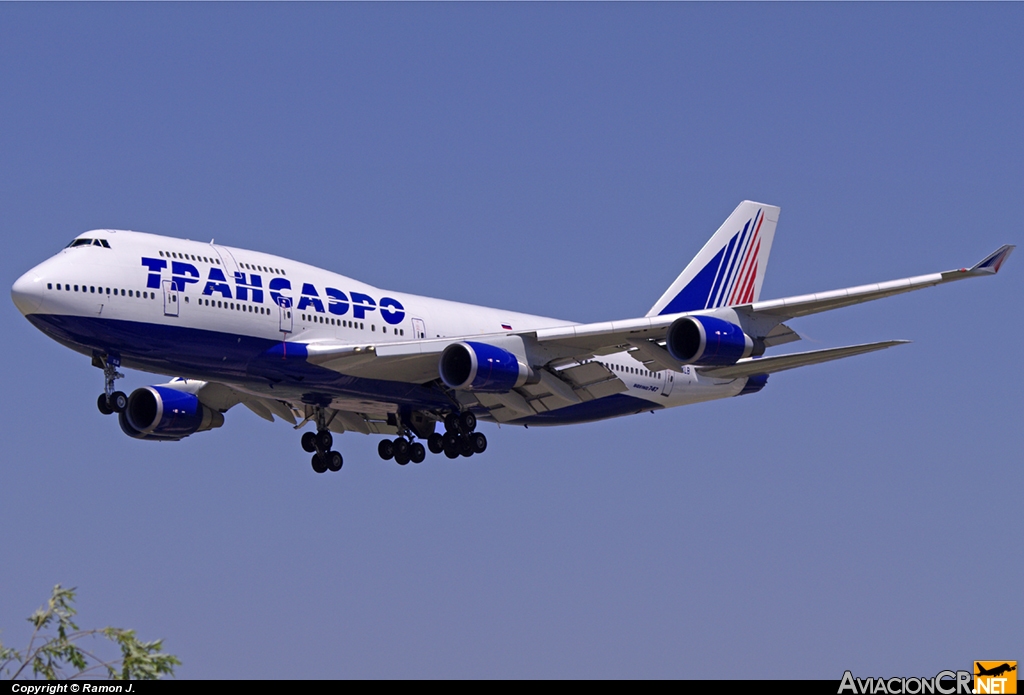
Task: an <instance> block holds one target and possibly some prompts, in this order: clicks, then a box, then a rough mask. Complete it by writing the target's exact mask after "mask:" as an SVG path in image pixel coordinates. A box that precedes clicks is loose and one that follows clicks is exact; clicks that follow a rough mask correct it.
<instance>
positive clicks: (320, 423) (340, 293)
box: [11, 201, 1014, 473]
mask: <svg viewBox="0 0 1024 695" xmlns="http://www.w3.org/2000/svg"><path fill="white" fill-rule="evenodd" d="M778 219H779V208H777V207H774V206H771V205H764V204H761V203H754V202H750V201H744V202H743V203H741V204H740V205H739V207H737V208H736V210H735V211H733V213H732V214H731V215H730V216H729V218H728V219H727V220H726V221H725V223H724V224H723V225H722V226H721V227H720V228H719V229H718V231H717V232H715V234H714V236H712V237H711V239H710V240H709V241H708V242H707V244H705V246H704V248H703V249H701V251H700V253H698V254H697V256H696V257H695V258H694V259H693V260H692V261H691V262H690V264H689V265H687V266H686V269H685V270H683V272H682V273H681V274H680V275H679V277H678V278H676V280H675V282H673V283H672V285H671V286H670V287H669V288H668V289H667V290H666V291H665V293H664V294H663V295H662V296H661V298H660V299H659V300H658V301H657V302H655V303H654V306H653V307H651V310H650V311H648V312H647V314H646V316H644V317H641V318H631V319H626V320H622V321H608V322H604V323H592V324H579V323H574V322H571V321H562V320H558V319H553V318H547V317H543V316H531V315H528V314H521V313H516V312H511V311H503V310H500V309H490V308H486V307H479V306H472V305H468V304H459V303H456V302H449V301H445V300H443V299H433V298H429V297H420V296H416V295H412V294H405V293H401V292H391V291H385V290H379V289H377V288H375V287H371V286H370V285H366V284H364V283H362V282H359V281H358V280H354V279H352V278H349V277H345V276H343V275H338V274H336V273H332V272H330V271H327V270H322V269H320V268H316V267H313V266H310V265H306V264H304V263H299V262H296V261H292V260H288V259H286V258H281V257H278V256H272V255H269V254H265V253H260V252H258V251H247V250H244V249H237V248H230V247H226V246H220V245H217V244H214V243H213V241H211V242H210V243H209V244H204V243H201V242H198V241H187V240H183V239H176V238H172V237H165V236H157V235H153V234H143V233H139V232H130V231H122V230H113V229H98V230H93V231H91V232H87V233H85V234H82V235H81V236H79V237H78V238H76V239H74V240H73V241H72V242H71V243H70V244H68V246H67V247H66V248H64V249H63V250H62V251H60V252H59V253H58V254H57V255H55V256H53V257H52V258H50V259H48V260H46V261H44V262H42V263H41V264H39V265H38V266H36V267H35V268H33V269H32V270H30V271H28V272H27V273H25V274H24V275H23V276H22V277H20V278H19V279H18V280H17V282H15V283H14V286H13V288H12V289H11V295H12V297H13V299H14V303H15V304H16V305H17V307H18V309H19V310H20V311H21V313H22V314H24V315H25V317H26V318H27V319H28V320H29V321H30V322H32V324H33V325H34V326H36V327H37V328H38V329H39V330H41V331H42V332H43V333H45V334H46V335H48V336H50V337H51V338H53V339H54V340H56V341H57V342H59V343H61V344H63V345H65V346H67V347H69V348H71V349H72V350H75V351H77V352H80V353H82V354H84V355H86V356H89V357H91V358H92V364H93V365H94V366H96V367H99V368H100V369H102V370H103V374H104V382H105V383H104V391H103V393H102V394H101V395H100V396H99V399H98V401H97V405H98V407H99V409H100V411H101V412H103V413H104V414H111V413H114V412H116V413H118V419H119V422H120V425H121V429H122V430H123V431H124V432H125V434H127V435H128V436H130V437H135V438H137V439H147V440H160V441H168V440H170V441H175V440H179V439H182V438H183V437H187V436H188V435H190V434H193V433H195V432H202V431H205V430H209V429H212V428H215V427H220V426H221V425H222V424H223V423H224V415H223V413H225V412H226V411H227V410H229V409H230V408H231V407H233V406H235V405H237V404H239V403H241V404H242V405H244V406H246V407H247V408H249V409H250V410H251V411H253V412H254V413H256V414H257V415H259V416H260V417H262V418H264V419H266V420H269V421H271V422H273V421H274V416H277V417H279V418H281V419H283V420H285V421H287V422H289V423H291V424H292V425H294V426H295V428H296V429H299V428H301V427H303V426H305V425H306V424H307V423H313V424H315V426H316V431H315V432H313V431H307V432H305V433H304V434H303V435H302V446H303V448H304V449H305V450H306V451H307V452H310V453H312V454H313V457H312V464H313V469H314V470H315V471H316V472H318V473H322V472H324V471H326V470H328V469H329V470H334V471H336V470H340V469H341V467H342V463H343V460H342V456H341V454H340V453H339V452H337V451H334V450H332V446H333V436H332V432H333V433H342V432H349V431H350V432H362V433H363V434H383V435H387V438H385V439H383V440H381V442H380V445H379V447H378V452H379V454H380V456H381V458H383V459H385V460H389V459H394V460H395V461H397V462H398V463H399V464H402V465H405V464H407V463H408V462H410V461H412V462H414V463H420V462H421V461H423V459H424V458H425V456H426V449H425V448H424V446H423V444H422V443H421V442H420V441H417V439H422V440H426V442H427V448H429V449H430V451H431V452H433V453H442V452H443V453H444V454H445V455H446V456H448V457H449V458H456V457H458V456H471V455H473V454H475V453H481V452H483V451H484V449H485V448H486V447H487V439H486V437H485V436H484V435H483V434H482V433H480V432H478V431H476V425H477V419H478V418H480V419H483V420H488V421H492V422H497V423H506V424H513V425H563V424H571V423H578V422H589V421H594V420H602V419H605V418H611V417H618V416H620V415H631V414H634V413H640V412H644V411H652V410H656V409H662V408H672V407H675V406H679V405H687V404H690V403H699V402H701V401H708V400H713V399H716V398H727V397H730V396H740V395H744V394H749V393H756V392H757V391H760V390H761V389H762V388H764V385H765V383H766V382H767V380H768V375H769V374H773V373H775V372H780V371H783V370H786V369H793V368H795V367H802V366H805V365H809V364H817V363H819V362H827V361H829V360H835V359H839V358H843V357H850V356H852V355H859V354H862V353H866V352H871V351H874V350H881V349H884V348H888V347H892V346H894V345H899V344H901V343H903V342H906V341H900V340H891V341H885V342H878V343H868V344H863V345H851V346H848V347H840V348H831V349H826V350H814V351H811V352H801V353H795V354H783V355H775V356H770V357H769V356H763V355H764V352H765V349H766V348H772V347H775V346H778V345H782V344H785V343H789V342H792V341H795V340H799V339H800V336H799V335H797V334H796V333H795V332H794V331H793V330H792V329H790V328H789V327H788V326H787V325H786V324H785V323H784V321H787V320H789V319H792V318H796V317H799V316H806V315H808V314H814V313H817V312H821V311H828V310H831V309H837V308H839V307H843V306H849V305H851V304H858V303H860V302H867V301H870V300H873V299H879V298H881V297H888V296H890V295H894V294H900V293H903V292H910V291H913V290H918V289H922V288H924V287H931V286H933V285H939V284H942V283H946V282H952V281H954V280H962V279H964V278H970V277H979V276H984V275H994V274H995V273H997V272H998V271H999V268H1000V266H1001V265H1002V263H1003V262H1004V261H1005V260H1006V258H1007V257H1008V256H1009V255H1010V253H1011V251H1013V249H1014V247H1013V246H1003V247H1001V248H1000V249H998V250H997V251H995V252H994V253H992V254H991V255H989V256H987V257H986V258H985V259H984V260H982V261H981V262H979V263H978V264H976V265H975V266H973V267H971V268H960V269H958V270H950V271H946V272H944V273H934V274H931V275H921V276H918V277H912V278H905V279H902V280H894V281H892V282H883V283H879V284H874V285H864V286H861V287H851V288H848V289H843V290H835V291H832V292H823V293H820V294H809V295H804V296H800V297H788V298H786V299H776V300H769V301H761V300H760V294H761V285H762V283H763V282H764V275H765V269H766V267H767V265H768V255H769V252H770V251H771V247H772V239H773V237H774V235H775V226H776V223H777V222H778ZM122 366H124V367H130V368H133V369H140V370H143V371H147V372H153V373H156V374H164V375H170V376H177V377H178V378H175V379H173V380H172V381H171V382H170V383H166V384H160V385H156V386H147V387H144V388H139V389H136V390H135V391H133V392H132V394H131V395H130V396H126V395H125V394H124V393H123V392H120V391H115V390H114V380H115V379H118V378H120V377H122V376H123V375H122V374H120V373H119V371H118V369H119V368H120V367H122ZM438 422H441V423H443V429H444V434H443V435H442V434H441V433H439V432H436V431H435V430H436V429H437V427H436V425H437V423H438ZM392 437H394V438H393V439H392Z"/></svg>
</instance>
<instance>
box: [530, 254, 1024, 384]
mask: <svg viewBox="0 0 1024 695" xmlns="http://www.w3.org/2000/svg"><path fill="white" fill-rule="evenodd" d="M1014 248H1015V247H1014V246H1011V245H1006V246H1001V247H1000V248H999V249H997V250H996V251H994V252H992V253H991V254H989V255H988V256H986V257H985V258H984V259H982V260H981V261H979V262H978V263H976V264H975V265H974V266H973V267H971V268H960V269H957V270H947V271H945V272H942V273H932V274H931V275H920V276H917V277H912V278H903V279H901V280H892V281H890V282H882V283H876V284H873V285H862V286H860V287H849V288H846V289H842V290H833V291H831V292H820V293H817V294H808V295H802V296H798V297H787V298H784V299H772V300H768V301H764V302H755V303H753V304H744V305H739V306H734V307H731V310H733V311H735V312H737V313H738V314H746V315H747V316H749V317H751V318H752V319H754V320H759V319H760V320H762V321H763V320H764V319H768V321H767V322H766V325H768V326H771V327H772V328H771V330H769V331H766V332H765V336H761V337H768V338H772V337H773V333H780V329H784V331H781V332H783V333H784V335H785V336H786V337H785V339H783V340H777V341H770V340H766V341H765V344H766V346H768V347H771V346H772V345H777V344H781V343H782V342H789V341H790V340H797V339H799V336H797V335H796V334H795V333H793V331H792V330H791V329H789V328H788V327H787V326H785V325H784V324H782V323H781V322H782V321H785V320H787V319H791V318H796V317H799V316H807V315H810V314H816V313H819V312H822V311H830V310H832V309H838V308H840V307H844V306H851V305H853V304H860V303H862V302H870V301H872V300H875V299H881V298H883V297H890V296H892V295H895V294H902V293H904V292H913V291H914V290H920V289H924V288H926V287H933V286H935V285H941V284H944V283H947V282H954V281H956V280H965V279H967V278H972V277H985V276H987V275H995V274H996V273H997V272H999V268H1000V267H1001V266H1002V264H1003V262H1005V261H1006V259H1007V258H1008V257H1009V255H1010V253H1011V252H1012V251H1013V249H1014ZM720 311H721V310H715V311H701V312H689V314H714V313H716V312H720ZM689 314H688V313H683V314H667V315H662V316H651V317H645V318H638V319H627V320H625V321H606V322H602V323H590V324H578V325H573V326H560V327H557V328H547V329H542V330H539V331H537V332H536V339H537V341H538V342H540V343H542V344H555V345H560V346H565V347H568V348H575V349H579V350H583V351H591V352H592V354H595V355H601V354H609V353H612V352H618V351H621V350H625V349H629V348H630V347H631V346H633V347H639V346H638V345H636V343H638V342H641V341H648V342H649V341H651V340H656V341H657V340H663V339H664V337H665V331H666V330H667V329H668V327H669V326H671V325H672V323H673V322H674V321H675V320H676V319H678V318H680V317H682V316H687V315H689ZM662 352H664V350H662ZM664 356H666V357H667V356H668V353H667V352H665V355H664ZM669 359H670V360H671V357H669ZM663 366H665V367H666V368H672V367H669V366H668V364H665V365H663Z"/></svg>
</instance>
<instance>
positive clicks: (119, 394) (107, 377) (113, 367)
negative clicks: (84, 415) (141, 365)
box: [92, 355, 128, 415]
mask: <svg viewBox="0 0 1024 695" xmlns="http://www.w3.org/2000/svg"><path fill="white" fill-rule="evenodd" d="M92 363H93V364H94V365H96V366H97V367H99V366H100V365H101V364H102V365H103V393H101V394H100V396H99V398H97V399H96V407H97V408H99V411H100V412H101V413H103V414H104V415H111V414H113V413H122V412H124V409H125V408H127V407H128V396H126V395H125V394H124V391H115V390H114V380H115V379H123V378H124V374H122V373H121V372H119V371H117V368H118V367H120V366H121V360H120V359H119V358H117V357H112V356H110V355H107V356H106V358H105V359H104V360H103V361H102V362H101V361H100V359H99V358H98V357H94V358H93V360H92Z"/></svg>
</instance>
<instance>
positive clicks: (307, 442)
mask: <svg viewBox="0 0 1024 695" xmlns="http://www.w3.org/2000/svg"><path fill="white" fill-rule="evenodd" d="M302 450H303V451H307V452H309V453H311V454H312V453H313V452H314V451H316V433H315V432H303V433H302Z"/></svg>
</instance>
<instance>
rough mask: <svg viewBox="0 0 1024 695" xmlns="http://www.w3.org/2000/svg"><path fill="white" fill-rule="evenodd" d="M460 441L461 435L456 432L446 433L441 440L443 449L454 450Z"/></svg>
mask: <svg viewBox="0 0 1024 695" xmlns="http://www.w3.org/2000/svg"><path fill="white" fill-rule="evenodd" d="M458 441H459V435H457V434H455V433H454V432H445V433H444V437H442V438H441V449H442V450H444V449H454V448H455V444H456V442H458Z"/></svg>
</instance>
